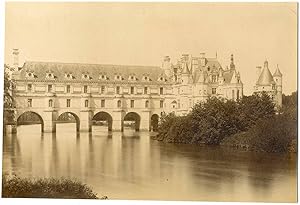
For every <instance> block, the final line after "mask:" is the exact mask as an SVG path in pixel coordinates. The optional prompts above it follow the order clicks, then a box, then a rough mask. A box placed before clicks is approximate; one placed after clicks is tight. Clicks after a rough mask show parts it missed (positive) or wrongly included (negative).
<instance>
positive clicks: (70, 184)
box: [2, 175, 107, 199]
mask: <svg viewBox="0 0 300 205" xmlns="http://www.w3.org/2000/svg"><path fill="white" fill-rule="evenodd" d="M2 197H5V198H62V199H98V196H97V194H96V193H94V192H93V191H92V189H91V188H90V187H88V186H87V185H86V184H82V183H81V182H78V181H74V180H70V179H64V178H62V179H55V178H38V179H31V178H20V177H18V176H8V175H3V176H2ZM106 198H107V197H102V199H106Z"/></svg>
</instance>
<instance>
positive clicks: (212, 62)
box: [205, 58, 222, 69]
mask: <svg viewBox="0 0 300 205" xmlns="http://www.w3.org/2000/svg"><path fill="white" fill-rule="evenodd" d="M208 66H209V67H210V68H213V67H215V68H217V69H219V68H220V67H222V66H221V64H220V63H219V61H218V60H217V59H216V58H206V65H205V67H208Z"/></svg>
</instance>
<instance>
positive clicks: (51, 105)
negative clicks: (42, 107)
mask: <svg viewBox="0 0 300 205" xmlns="http://www.w3.org/2000/svg"><path fill="white" fill-rule="evenodd" d="M48 104H49V107H53V100H52V99H50V100H49V103H48Z"/></svg>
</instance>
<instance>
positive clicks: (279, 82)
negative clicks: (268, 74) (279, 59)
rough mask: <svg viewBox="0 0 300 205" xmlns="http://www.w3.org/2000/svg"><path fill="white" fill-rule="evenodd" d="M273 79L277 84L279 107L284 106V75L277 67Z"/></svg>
mask: <svg viewBox="0 0 300 205" xmlns="http://www.w3.org/2000/svg"><path fill="white" fill-rule="evenodd" d="M273 79H274V81H275V83H276V101H277V105H278V106H279V107H281V106H282V73H281V72H280V70H279V67H278V65H277V68H276V70H275V72H274V74H273Z"/></svg>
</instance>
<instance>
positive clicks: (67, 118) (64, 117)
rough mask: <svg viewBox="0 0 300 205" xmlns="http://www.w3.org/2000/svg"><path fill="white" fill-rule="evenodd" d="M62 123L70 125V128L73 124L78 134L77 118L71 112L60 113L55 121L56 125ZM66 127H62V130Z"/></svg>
mask: <svg viewBox="0 0 300 205" xmlns="http://www.w3.org/2000/svg"><path fill="white" fill-rule="evenodd" d="M62 123H70V124H71V125H70V127H71V126H72V124H73V125H74V124H75V127H76V131H77V132H79V129H80V120H79V117H78V116H77V115H76V114H74V113H72V112H64V113H62V114H61V115H60V116H58V118H57V120H56V123H55V124H56V125H57V124H62ZM65 128H66V127H65V126H64V129H65Z"/></svg>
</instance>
